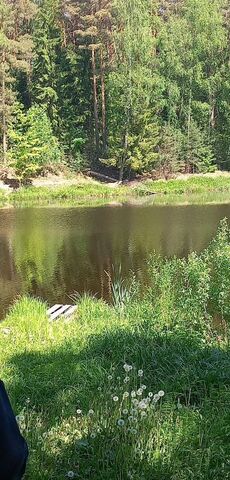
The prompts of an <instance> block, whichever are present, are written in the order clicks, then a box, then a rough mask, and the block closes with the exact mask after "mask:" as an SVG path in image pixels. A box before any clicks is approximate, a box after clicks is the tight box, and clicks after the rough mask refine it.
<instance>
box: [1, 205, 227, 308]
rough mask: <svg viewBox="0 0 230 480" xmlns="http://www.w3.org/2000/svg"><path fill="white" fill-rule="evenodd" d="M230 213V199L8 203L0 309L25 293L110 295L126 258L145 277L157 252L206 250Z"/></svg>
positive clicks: (126, 268)
mask: <svg viewBox="0 0 230 480" xmlns="http://www.w3.org/2000/svg"><path fill="white" fill-rule="evenodd" d="M224 217H227V218H228V219H229V220H230V204H229V205H226V204H225V205H205V206H204V205H203V206H191V205H189V206H156V205H151V206H131V205H130V206H129V205H125V206H122V207H120V206H104V207H97V208H25V209H9V210H0V316H3V314H4V312H5V311H6V310H7V308H8V306H9V304H10V303H11V302H12V301H13V300H14V299H15V298H16V297H17V295H18V294H22V293H23V294H26V293H29V294H32V295H35V296H38V297H40V298H43V299H45V300H47V301H48V302H49V303H50V304H52V303H55V302H60V303H64V302H68V301H69V298H68V295H71V294H72V293H73V292H79V293H82V292H84V291H88V292H91V293H93V294H95V295H97V296H102V297H105V298H107V297H108V295H109V288H110V282H109V275H110V276H111V277H113V276H114V272H116V270H119V265H121V266H122V274H123V275H124V276H125V275H128V274H129V272H130V270H133V271H134V272H135V273H136V275H137V276H138V277H139V278H140V279H141V280H143V281H144V279H145V278H146V265H145V259H146V258H147V257H148V255H149V254H150V253H151V252H153V251H156V252H158V253H161V254H163V255H166V256H172V255H177V256H185V255H187V254H188V252H190V251H192V250H196V251H198V252H200V251H201V250H202V249H203V248H205V247H206V246H207V244H208V243H209V241H210V239H211V238H212V237H213V235H214V234H215V231H216V228H217V226H218V223H219V221H220V219H222V218H224ZM106 272H107V273H106ZM108 274H109V275H108Z"/></svg>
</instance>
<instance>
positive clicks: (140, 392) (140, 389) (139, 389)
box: [137, 388, 143, 397]
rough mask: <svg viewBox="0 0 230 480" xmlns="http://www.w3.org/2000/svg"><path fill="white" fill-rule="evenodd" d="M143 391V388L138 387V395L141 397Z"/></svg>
mask: <svg viewBox="0 0 230 480" xmlns="http://www.w3.org/2000/svg"><path fill="white" fill-rule="evenodd" d="M142 393H143V390H142V388H138V390H137V395H138V396H139V397H140V396H141V395H142Z"/></svg>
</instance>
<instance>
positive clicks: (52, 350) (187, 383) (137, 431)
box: [0, 224, 230, 480]
mask: <svg viewBox="0 0 230 480" xmlns="http://www.w3.org/2000/svg"><path fill="white" fill-rule="evenodd" d="M149 275H150V279H151V281H150V287H149V288H148V289H145V291H144V292H143V291H142V290H141V286H139V285H138V284H137V283H136V282H133V284H132V287H131V288H125V287H124V284H123V283H122V281H121V280H118V281H117V283H115V285H114V289H113V297H114V302H113V306H108V305H107V304H106V303H105V302H103V301H96V300H94V299H91V298H88V297H84V298H82V299H81V300H80V301H79V304H78V309H77V313H76V315H75V318H72V319H71V320H69V321H63V320H62V321H58V322H56V323H55V322H54V323H49V322H48V320H47V318H46V313H45V312H46V306H45V305H44V304H43V303H41V302H39V301H37V300H33V299H27V298H23V299H21V300H19V301H18V302H17V303H16V304H15V306H13V308H12V309H11V311H10V312H9V315H8V316H7V318H6V320H5V321H4V322H3V323H2V325H1V326H0V347H1V348H0V377H1V378H2V379H4V380H5V382H6V385H7V388H8V391H9V394H10V397H11V400H12V402H13V406H14V409H15V411H16V413H17V415H19V418H18V420H19V423H20V426H21V429H22V430H23V433H24V435H25V437H26V438H27V440H28V443H29V447H30V460H29V465H28V469H27V474H26V477H25V478H26V479H28V480H29V479H30V480H31V479H33V480H51V479H56V480H62V479H63V480H64V479H65V478H76V479H81V480H88V479H93V480H128V479H133V480H140V479H143V480H153V479H157V480H190V479H191V480H193V479H194V480H211V479H212V480H223V479H226V480H227V479H228V478H229V465H230V450H229V435H230V430H229V421H230V413H229V412H230V410H229V406H230V380H229V379H230V355H229V353H230V352H229V320H230V309H229V305H230V302H229V292H230V243H229V232H228V231H227V227H226V225H225V224H223V225H222V228H221V230H220V231H219V233H218V235H217V237H216V239H215V240H214V241H213V242H212V244H211V246H210V247H209V249H207V250H206V251H205V252H204V253H203V254H202V255H200V256H197V255H195V254H192V255H190V257H189V258H188V260H187V261H186V260H179V259H178V260H176V259H174V260H171V261H164V260H163V259H161V258H159V257H157V258H156V257H153V258H152V259H151V260H150V262H149Z"/></svg>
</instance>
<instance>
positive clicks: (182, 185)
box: [0, 175, 230, 207]
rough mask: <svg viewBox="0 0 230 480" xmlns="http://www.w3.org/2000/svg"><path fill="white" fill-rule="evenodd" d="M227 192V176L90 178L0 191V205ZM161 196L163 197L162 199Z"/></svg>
mask: <svg viewBox="0 0 230 480" xmlns="http://www.w3.org/2000/svg"><path fill="white" fill-rule="evenodd" d="M211 193H213V194H224V195H228V194H229V195H230V176H227V175H226V176H217V177H206V176H204V177H201V176H200V177H196V176H194V177H193V176H191V177H190V178H188V179H186V180H184V179H175V180H169V181H163V180H161V181H154V182H153V181H145V182H141V183H134V184H133V183H132V184H126V185H111V184H110V185H109V184H101V183H99V182H96V181H93V180H85V181H79V183H78V184H74V185H64V186H39V187H27V188H25V187H24V188H20V189H18V190H15V191H11V192H8V191H7V192H6V191H1V190H0V206H2V207H4V206H27V205H30V206H31V205H35V206H36V205H49V204H58V203H59V204H71V205H86V204H100V203H101V204H103V203H106V202H109V201H126V200H128V199H132V198H137V197H148V196H149V195H151V194H156V195H154V197H155V200H154V201H156V202H157V201H158V199H159V201H160V202H162V201H163V202H164V201H166V200H164V196H165V195H167V196H168V197H170V196H171V197H173V196H175V195H176V196H181V195H184V197H186V196H187V197H188V198H189V196H191V195H194V194H197V195H201V196H202V195H203V196H204V195H208V194H211ZM162 198H163V200H162Z"/></svg>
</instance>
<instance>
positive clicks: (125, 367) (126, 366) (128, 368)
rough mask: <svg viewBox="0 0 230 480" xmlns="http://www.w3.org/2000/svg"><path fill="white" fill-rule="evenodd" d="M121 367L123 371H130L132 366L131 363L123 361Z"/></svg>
mask: <svg viewBox="0 0 230 480" xmlns="http://www.w3.org/2000/svg"><path fill="white" fill-rule="evenodd" d="M123 368H124V370H125V372H126V373H128V372H131V370H132V368H133V367H132V365H128V363H125V364H124V365H123Z"/></svg>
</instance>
